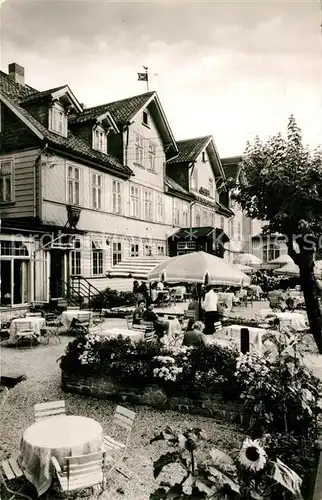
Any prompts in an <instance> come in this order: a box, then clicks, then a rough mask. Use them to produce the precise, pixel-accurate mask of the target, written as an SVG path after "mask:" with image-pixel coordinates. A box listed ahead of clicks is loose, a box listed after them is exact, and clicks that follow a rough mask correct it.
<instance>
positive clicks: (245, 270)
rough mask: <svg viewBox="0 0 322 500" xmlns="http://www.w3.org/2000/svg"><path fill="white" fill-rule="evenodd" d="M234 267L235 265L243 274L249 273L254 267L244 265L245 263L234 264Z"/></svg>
mask: <svg viewBox="0 0 322 500" xmlns="http://www.w3.org/2000/svg"><path fill="white" fill-rule="evenodd" d="M234 267H236V269H238V271H241V272H242V273H245V274H251V273H253V272H254V269H253V268H252V267H249V266H246V264H234Z"/></svg>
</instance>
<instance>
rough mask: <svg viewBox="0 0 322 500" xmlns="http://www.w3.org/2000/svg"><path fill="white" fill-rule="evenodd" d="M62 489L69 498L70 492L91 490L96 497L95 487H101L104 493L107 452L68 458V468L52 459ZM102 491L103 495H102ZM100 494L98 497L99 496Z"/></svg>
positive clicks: (54, 458)
mask: <svg viewBox="0 0 322 500" xmlns="http://www.w3.org/2000/svg"><path fill="white" fill-rule="evenodd" d="M51 461H52V464H53V466H54V468H55V471H56V475H57V478H58V481H59V484H60V487H61V489H62V491H63V492H64V493H66V496H67V498H69V492H70V491H75V490H83V489H85V488H91V489H92V492H93V495H94V486H97V485H100V486H101V489H102V491H103V490H104V488H105V478H104V462H105V452H104V451H98V452H96V453H90V454H88V455H79V456H74V457H66V458H65V461H66V466H64V467H61V466H60V465H59V463H58V461H57V459H56V457H51ZM102 491H101V493H102ZM99 495H100V493H98V494H97V495H96V497H97V498H98V496H99Z"/></svg>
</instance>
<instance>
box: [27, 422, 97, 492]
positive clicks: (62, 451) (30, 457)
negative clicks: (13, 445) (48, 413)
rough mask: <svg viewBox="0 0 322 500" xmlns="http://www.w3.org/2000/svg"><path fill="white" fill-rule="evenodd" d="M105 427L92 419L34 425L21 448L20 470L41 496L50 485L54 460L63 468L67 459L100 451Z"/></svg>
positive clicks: (29, 429)
mask: <svg viewBox="0 0 322 500" xmlns="http://www.w3.org/2000/svg"><path fill="white" fill-rule="evenodd" d="M102 446H103V429H102V426H101V425H100V424H99V423H98V422H96V421H95V420H93V419H91V418H86V417H77V416H66V415H60V416H57V417H51V418H46V419H43V420H40V421H39V422H36V423H35V424H32V425H31V426H30V427H28V429H26V430H25V432H24V434H23V437H22V440H21V444H20V454H21V467H22V468H23V470H24V473H25V476H26V478H27V479H28V480H29V481H30V482H31V483H32V484H33V485H34V487H35V488H36V490H37V493H38V496H40V495H42V494H43V493H45V492H46V491H47V490H48V488H49V487H50V485H51V482H52V474H53V472H54V471H53V468H52V464H51V457H52V456H54V457H56V459H57V460H58V462H59V464H60V465H61V466H63V465H65V463H64V462H65V460H64V459H65V457H69V456H73V455H74V456H77V455H85V454H89V453H95V452H97V451H100V449H101V447H102Z"/></svg>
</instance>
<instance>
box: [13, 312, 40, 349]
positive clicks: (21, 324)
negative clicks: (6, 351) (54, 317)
mask: <svg viewBox="0 0 322 500" xmlns="http://www.w3.org/2000/svg"><path fill="white" fill-rule="evenodd" d="M45 325H46V321H45V319H44V318H39V317H38V316H28V317H26V318H17V319H13V320H12V321H11V324H10V337H9V342H10V343H15V341H16V336H17V333H18V332H19V331H21V330H33V331H34V333H35V335H37V337H39V336H40V330H41V328H43V327H44V326H45Z"/></svg>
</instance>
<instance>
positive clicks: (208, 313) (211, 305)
mask: <svg viewBox="0 0 322 500" xmlns="http://www.w3.org/2000/svg"><path fill="white" fill-rule="evenodd" d="M203 308H204V311H205V331H204V334H205V335H213V333H215V322H216V321H218V318H219V314H218V295H217V294H216V292H215V290H214V289H213V288H211V287H208V288H207V289H206V294H205V301H204V307H203Z"/></svg>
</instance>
